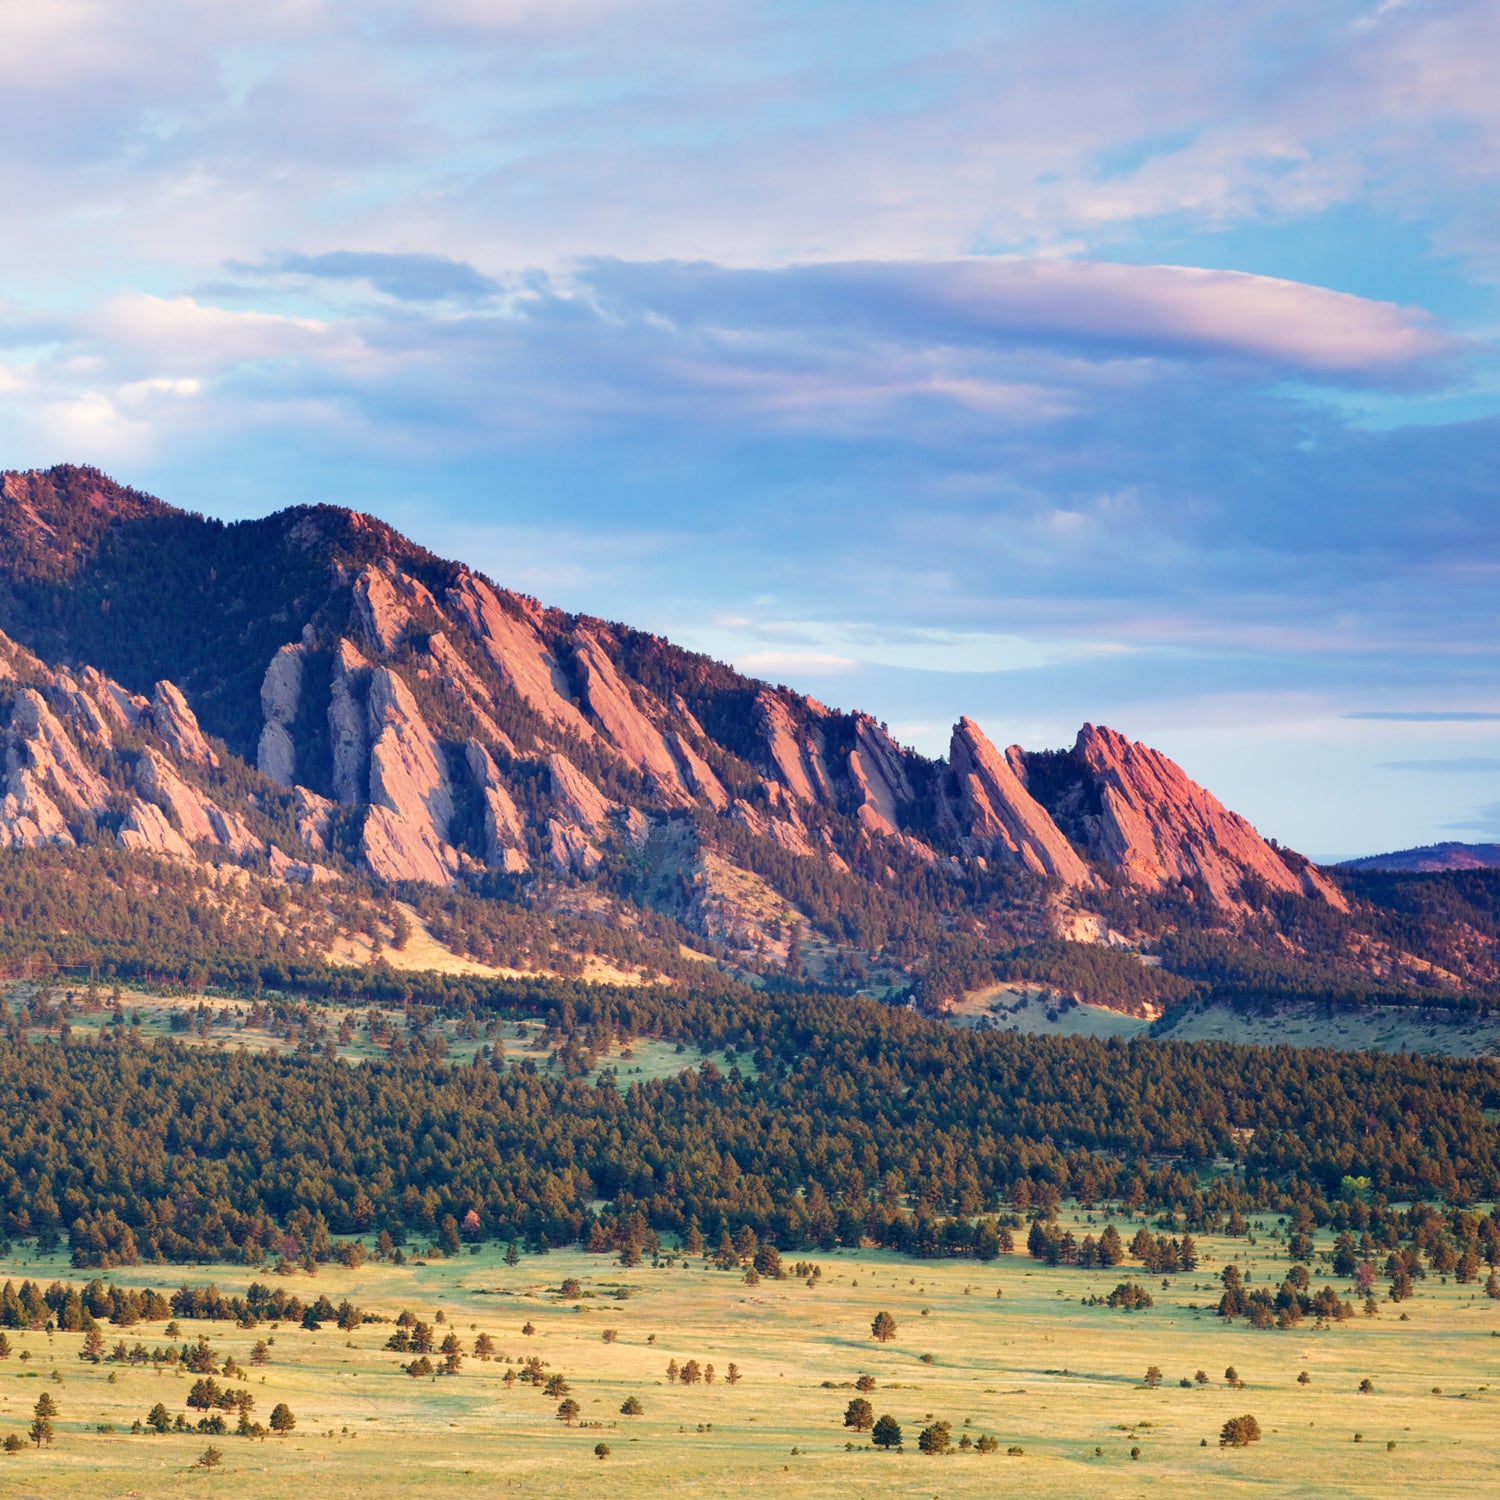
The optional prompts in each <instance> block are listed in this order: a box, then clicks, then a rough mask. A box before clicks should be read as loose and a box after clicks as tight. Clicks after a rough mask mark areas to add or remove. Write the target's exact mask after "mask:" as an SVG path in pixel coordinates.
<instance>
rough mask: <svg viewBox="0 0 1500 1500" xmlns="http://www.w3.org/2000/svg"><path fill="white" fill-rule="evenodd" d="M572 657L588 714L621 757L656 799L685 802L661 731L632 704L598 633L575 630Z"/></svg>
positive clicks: (683, 788) (678, 774)
mask: <svg viewBox="0 0 1500 1500" xmlns="http://www.w3.org/2000/svg"><path fill="white" fill-rule="evenodd" d="M573 661H574V664H575V666H576V667H577V669H578V674H579V678H580V680H581V682H582V685H583V698H584V701H585V702H586V703H587V704H588V708H589V712H590V713H591V714H593V716H594V718H595V719H597V720H598V722H599V724H600V726H601V727H602V728H603V730H604V735H605V738H606V739H608V740H609V742H610V744H612V745H613V746H614V747H615V749H616V750H618V751H619V752H620V755H621V756H622V757H623V758H624V760H625V761H626V762H627V763H628V764H629V765H632V766H634V767H635V769H636V770H637V771H639V772H640V773H641V774H642V775H643V776H645V777H646V778H647V780H648V781H649V782H650V783H651V785H652V788H653V790H655V792H656V793H657V795H658V797H659V799H660V800H661V801H662V802H664V803H666V804H668V805H669V806H671V805H676V806H685V805H686V804H687V802H688V801H689V800H690V797H689V796H688V795H687V789H686V785H685V783H684V780H683V776H682V772H681V771H680V770H679V769H678V766H677V761H676V759H675V758H674V757H673V755H672V752H671V750H670V749H668V748H667V742H666V740H665V738H664V737H663V736H662V732H661V730H660V729H658V728H657V727H656V725H655V724H653V723H652V722H651V720H650V719H648V718H647V717H646V715H645V714H644V713H642V712H641V710H640V709H639V708H638V707H637V706H636V702H635V699H634V698H633V697H632V696H631V693H630V689H629V688H628V687H626V685H625V683H624V682H623V681H621V679H620V674H619V672H618V671H616V669H615V664H614V662H612V661H611V660H610V658H609V654H608V653H607V652H606V651H605V649H604V647H603V646H602V645H600V643H599V641H598V639H597V637H595V636H594V635H592V634H590V633H589V632H588V631H586V630H576V631H574V633H573Z"/></svg>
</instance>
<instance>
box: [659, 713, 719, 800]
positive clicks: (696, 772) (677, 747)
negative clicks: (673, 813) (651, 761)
mask: <svg viewBox="0 0 1500 1500" xmlns="http://www.w3.org/2000/svg"><path fill="white" fill-rule="evenodd" d="M691 717H692V716H691V715H689V718H691ZM693 722H694V723H696V722H697V721H696V720H694V721H693ZM663 738H664V739H665V740H666V743H667V748H668V749H669V750H671V752H672V757H673V759H674V760H676V762H677V764H678V766H679V767H680V768H681V773H682V780H683V782H684V783H685V784H686V786H687V789H688V790H689V791H690V792H691V793H692V794H693V796H695V797H696V798H698V800H699V801H700V802H706V803H708V805H709V806H710V807H711V808H713V810H714V811H715V812H723V811H724V809H725V808H726V807H728V806H729V793H728V792H726V791H725V790H724V784H723V783H722V782H721V781H720V780H719V778H718V777H717V776H715V775H714V771H713V767H712V766H710V765H709V763H708V762H707V761H706V760H704V758H703V757H702V756H701V755H699V754H698V752H697V751H696V750H695V749H693V746H692V744H691V742H690V741H689V740H688V738H687V736H686V735H683V734H679V733H678V732H677V730H675V729H669V730H667V732H666V734H665V735H664V736H663Z"/></svg>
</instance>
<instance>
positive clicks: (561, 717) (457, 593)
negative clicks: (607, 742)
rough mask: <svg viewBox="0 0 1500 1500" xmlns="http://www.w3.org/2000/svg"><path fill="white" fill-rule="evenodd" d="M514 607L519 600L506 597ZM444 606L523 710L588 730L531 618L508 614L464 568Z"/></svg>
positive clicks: (576, 730) (582, 732)
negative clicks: (524, 705)
mask: <svg viewBox="0 0 1500 1500" xmlns="http://www.w3.org/2000/svg"><path fill="white" fill-rule="evenodd" d="M508 597H509V599H510V602H511V603H512V604H513V605H514V606H515V607H516V608H517V609H520V608H521V605H520V601H518V600H516V599H515V597H514V596H508ZM448 604H449V607H450V608H451V609H452V610H453V612H454V613H455V614H456V615H457V616H458V617H459V618H460V619H461V620H462V621H463V622H464V624H465V625H467V626H468V628H469V630H470V631H471V632H472V634H473V636H474V638H475V640H477V641H478V643H479V645H480V646H481V647H482V648H483V650H484V653H485V655H487V656H488V657H489V659H490V661H491V663H492V664H493V665H494V667H495V670H496V671H497V672H499V674H500V676H501V678H502V679H503V680H504V681H505V682H506V683H507V684H509V686H510V687H512V688H513V689H514V690H515V692H516V693H517V695H518V696H519V697H520V698H521V700H522V702H524V703H525V704H526V705H527V706H528V707H529V708H531V709H533V710H534V711H535V712H536V713H538V714H540V715H541V717H542V718H543V719H544V720H546V721H547V722H548V723H550V724H554V725H556V726H557V727H558V728H559V729H566V730H568V731H570V732H571V733H573V734H575V735H577V736H578V737H579V738H580V739H584V740H591V739H593V738H594V731H593V729H592V727H591V726H590V725H589V722H588V720H586V719H585V718H584V717H583V715H582V714H581V713H579V711H578V706H577V705H576V704H575V703H574V702H573V698H572V694H571V692H570V691H569V688H568V679H567V677H566V676H565V675H564V673H563V670H562V668H561V667H560V666H559V665H558V663H557V658H556V657H555V656H554V655H553V654H552V652H551V651H550V650H549V649H548V647H547V645H546V643H545V642H544V641H543V640H542V638H541V636H540V635H539V634H538V633H537V630H536V628H535V625H534V624H533V623H532V621H531V620H529V619H526V618H523V617H522V616H521V615H520V614H513V613H511V611H510V610H507V609H506V608H505V606H504V604H502V603H501V601H500V599H499V597H498V596H497V595H496V593H495V591H494V590H493V589H492V588H491V587H490V586H489V584H487V583H486V582H485V581H484V580H483V579H482V578H476V577H475V576H474V575H473V574H472V573H468V572H465V573H464V574H463V575H462V576H461V577H460V579H459V582H458V584H457V585H456V586H455V587H454V588H452V589H450V590H449V591H448Z"/></svg>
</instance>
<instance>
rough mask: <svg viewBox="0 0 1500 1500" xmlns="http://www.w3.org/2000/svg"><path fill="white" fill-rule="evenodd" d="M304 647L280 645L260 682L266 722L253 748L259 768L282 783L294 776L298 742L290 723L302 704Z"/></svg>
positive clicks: (291, 780) (287, 781)
mask: <svg viewBox="0 0 1500 1500" xmlns="http://www.w3.org/2000/svg"><path fill="white" fill-rule="evenodd" d="M305 657H306V650H305V648H304V647H303V646H302V645H300V644H298V643H293V644H292V645H288V646H283V647H282V648H281V649H280V650H279V651H278V652H277V653H276V655H275V656H273V657H272V658H271V663H270V665H269V666H268V667H267V668H266V675H265V676H264V677H263V678H262V679H261V684H260V711H261V717H262V718H263V719H264V720H265V725H264V727H263V728H262V729H261V732H260V743H259V745H258V746H257V748H256V757H255V760H256V764H257V765H258V766H259V767H260V770H261V772H262V773H263V774H264V775H266V776H269V777H270V778H271V780H272V781H276V782H279V783H280V784H281V785H282V786H291V785H292V783H293V782H294V781H295V779H296V776H297V746H296V743H295V741H294V740H293V738H292V725H293V723H294V722H295V721H296V718H297V710H298V709H299V708H300V707H301V704H302V671H303V664H304V658H305Z"/></svg>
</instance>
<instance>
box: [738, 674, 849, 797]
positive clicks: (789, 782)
mask: <svg viewBox="0 0 1500 1500" xmlns="http://www.w3.org/2000/svg"><path fill="white" fill-rule="evenodd" d="M810 701H811V700H809V702H810ZM755 720H756V724H757V726H758V728H759V729H760V733H761V738H762V740H763V741H764V743H765V747H766V754H767V755H768V756H769V757H770V761H771V765H772V766H773V767H774V769H775V775H776V777H777V779H778V780H779V781H780V783H781V784H782V786H784V787H785V788H786V789H787V790H788V791H789V792H791V794H792V795H793V796H794V797H797V798H799V799H800V800H801V801H803V802H816V803H821V804H824V805H831V804H832V803H833V801H834V794H833V783H832V779H831V778H830V776H829V774H828V766H827V763H826V762H825V760H824V758H823V743H822V737H821V736H820V735H819V734H818V732H817V730H816V728H814V727H808V728H806V729H804V728H803V727H802V726H800V725H799V724H798V723H797V721H796V719H795V718H794V717H793V716H792V711H791V709H790V708H788V706H787V704H786V703H785V701H784V700H783V699H782V697H781V695H780V694H779V693H773V692H772V691H771V690H770V689H769V688H766V689H762V690H761V691H760V692H759V693H757V694H756V695H755Z"/></svg>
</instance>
